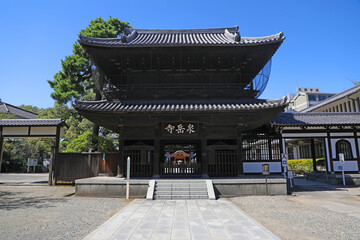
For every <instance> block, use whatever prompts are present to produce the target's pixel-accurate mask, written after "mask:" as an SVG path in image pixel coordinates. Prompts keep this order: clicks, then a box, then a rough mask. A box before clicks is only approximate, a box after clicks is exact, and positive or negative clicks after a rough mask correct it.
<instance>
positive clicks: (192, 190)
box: [152, 180, 215, 200]
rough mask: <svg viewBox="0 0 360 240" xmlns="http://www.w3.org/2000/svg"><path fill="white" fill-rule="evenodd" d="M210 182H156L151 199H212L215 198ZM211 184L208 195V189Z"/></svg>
mask: <svg viewBox="0 0 360 240" xmlns="http://www.w3.org/2000/svg"><path fill="white" fill-rule="evenodd" d="M207 181H210V180H156V181H155V183H154V190H153V198H152V199H159V200H170V199H171V200H178V199H184V200H186V199H212V198H215V195H214V194H212V193H213V191H214V190H213V186H212V183H211V181H210V183H209V182H207ZM210 184H211V188H212V191H211V189H210V192H212V193H210V195H211V196H212V195H214V197H211V196H210V195H209V191H208V188H209V186H210Z"/></svg>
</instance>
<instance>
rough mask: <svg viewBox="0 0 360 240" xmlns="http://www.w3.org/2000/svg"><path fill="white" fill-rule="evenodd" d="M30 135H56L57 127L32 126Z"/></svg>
mask: <svg viewBox="0 0 360 240" xmlns="http://www.w3.org/2000/svg"><path fill="white" fill-rule="evenodd" d="M30 135H54V136H55V135H56V127H31V129H30Z"/></svg>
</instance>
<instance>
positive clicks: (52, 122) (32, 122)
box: [0, 119, 65, 127]
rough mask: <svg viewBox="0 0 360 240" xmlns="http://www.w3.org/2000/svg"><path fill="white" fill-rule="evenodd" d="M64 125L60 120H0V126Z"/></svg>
mask: <svg viewBox="0 0 360 240" xmlns="http://www.w3.org/2000/svg"><path fill="white" fill-rule="evenodd" d="M58 125H65V122H64V121H63V120H62V119H0V126H7V127H18V126H24V127H27V126H30V127H32V126H58Z"/></svg>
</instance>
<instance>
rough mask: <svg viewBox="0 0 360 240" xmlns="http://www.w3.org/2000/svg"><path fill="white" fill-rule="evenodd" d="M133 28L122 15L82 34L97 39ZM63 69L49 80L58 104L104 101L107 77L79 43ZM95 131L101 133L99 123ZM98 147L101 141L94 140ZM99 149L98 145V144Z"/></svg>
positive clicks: (100, 20) (97, 22)
mask: <svg viewBox="0 0 360 240" xmlns="http://www.w3.org/2000/svg"><path fill="white" fill-rule="evenodd" d="M126 27H130V25H129V23H128V22H123V21H120V20H119V19H118V18H112V17H111V16H110V18H109V19H108V20H107V21H106V20H104V19H103V18H102V17H99V18H97V19H95V20H92V21H90V24H89V25H88V26H87V27H86V28H85V29H83V30H81V31H80V34H82V35H84V36H87V37H96V38H116V37H118V36H119V35H120V34H121V33H123V32H124V29H125V28H126ZM61 67H62V69H61V71H59V72H58V73H56V74H55V76H54V80H48V83H49V84H50V87H51V88H53V89H54V92H53V93H51V97H52V98H53V99H55V100H56V101H57V102H58V103H62V104H66V103H68V102H69V101H71V100H73V99H74V98H76V99H81V100H84V99H88V98H89V96H92V97H91V100H101V98H102V96H101V93H102V89H103V86H104V84H105V76H104V74H103V73H102V71H100V70H99V69H97V68H96V66H95V65H94V63H93V62H92V61H91V59H90V57H89V55H88V54H87V53H86V52H85V50H84V49H83V47H82V46H81V45H80V44H79V43H78V42H76V43H74V45H73V54H72V55H70V56H66V57H65V59H64V60H62V61H61ZM93 133H94V134H95V135H99V126H98V125H96V124H94V125H93ZM94 145H95V146H96V145H97V143H96V142H94ZM95 148H96V147H95Z"/></svg>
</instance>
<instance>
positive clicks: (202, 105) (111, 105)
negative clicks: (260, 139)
mask: <svg viewBox="0 0 360 240" xmlns="http://www.w3.org/2000/svg"><path fill="white" fill-rule="evenodd" d="M286 105H287V101H286V98H281V99H276V100H259V99H249V100H244V101H217V102H214V101H212V102H210V101H167V102H161V101H158V102H108V101H92V102H87V101H75V102H74V103H73V107H74V108H75V109H77V110H85V111H94V112H96V111H98V112H123V113H124V112H228V111H252V110H261V109H271V108H278V107H285V106H286Z"/></svg>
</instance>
